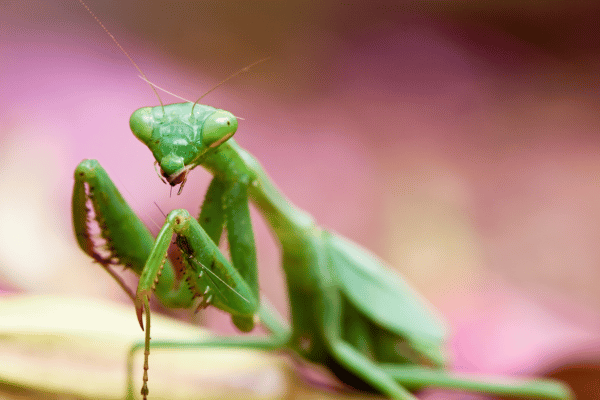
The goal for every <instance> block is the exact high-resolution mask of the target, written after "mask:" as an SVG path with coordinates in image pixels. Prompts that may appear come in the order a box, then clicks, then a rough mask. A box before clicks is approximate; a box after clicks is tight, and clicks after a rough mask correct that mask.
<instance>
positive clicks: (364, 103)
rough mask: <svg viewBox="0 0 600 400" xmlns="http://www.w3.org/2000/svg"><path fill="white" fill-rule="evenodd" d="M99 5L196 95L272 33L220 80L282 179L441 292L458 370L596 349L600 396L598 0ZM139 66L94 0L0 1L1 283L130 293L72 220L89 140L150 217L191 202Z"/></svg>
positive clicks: (552, 361) (279, 287)
mask: <svg viewBox="0 0 600 400" xmlns="http://www.w3.org/2000/svg"><path fill="white" fill-rule="evenodd" d="M89 6H90V7H91V8H92V9H93V10H94V12H95V13H96V15H97V16H98V17H99V18H100V19H102V21H103V22H104V24H105V25H106V27H107V28H108V29H109V30H110V31H111V32H112V34H113V35H114V36H115V37H116V38H117V39H118V40H119V42H120V43H121V44H122V45H123V47H124V48H125V49H126V50H127V51H128V52H129V53H130V54H131V56H132V57H133V58H134V59H135V61H136V63H138V64H139V66H140V67H141V68H142V70H143V71H144V72H145V73H146V74H147V75H148V77H149V78H150V79H151V80H152V81H153V82H155V83H156V84H158V85H160V86H163V87H165V88H167V89H168V90H170V91H173V92H175V93H177V94H179V95H181V96H183V97H186V98H189V99H195V98H197V97H198V96H199V95H200V94H202V93H204V92H205V91H207V90H208V89H210V88H211V87H212V86H213V85H215V84H216V83H218V82H219V81H220V80H222V79H223V78H225V77H227V76H228V75H229V74H231V73H232V72H234V71H236V70H238V69H239V68H241V67H244V66H246V65H248V64H250V63H252V62H254V61H256V60H258V59H260V58H263V57H265V56H270V57H271V58H270V60H269V61H268V62H265V63H263V64H261V65H259V66H257V67H255V68H253V69H252V70H251V71H250V72H247V73H245V74H243V75H242V76H240V77H238V78H236V79H234V80H232V81H229V82H227V84H225V85H224V86H222V87H220V88H219V89H218V90H216V91H215V92H213V93H211V94H210V95H209V96H207V97H206V98H205V99H204V101H205V102H206V103H208V104H211V105H213V106H215V107H219V108H224V109H227V110H229V111H231V112H233V113H234V114H235V115H237V116H240V117H243V118H244V120H243V121H241V122H240V127H239V129H238V133H237V134H236V140H237V141H238V142H239V143H240V144H241V145H242V146H244V147H245V148H247V149H249V150H250V152H252V153H253V154H254V155H255V156H256V157H257V158H258V159H259V160H260V161H261V162H262V163H263V165H264V167H265V169H266V170H267V171H268V172H269V173H270V175H271V176H272V178H273V179H274V180H275V182H276V183H277V184H278V186H279V187H280V188H281V190H282V191H283V192H284V193H285V194H286V195H287V196H288V197H289V198H290V199H291V200H292V201H293V202H294V203H296V204H297V205H298V206H299V207H301V208H303V209H305V210H307V211H308V212H309V213H311V214H312V215H313V216H314V217H315V218H316V220H317V221H319V223H320V224H322V225H323V226H325V227H327V228H329V229H332V230H335V231H337V232H339V233H341V234H343V235H345V236H347V237H349V238H351V239H353V240H354V241H356V242H358V243H360V244H361V245H363V246H364V247H366V248H368V249H370V250H372V251H373V252H375V253H376V254H378V255H379V256H380V257H382V258H383V259H384V260H386V261H387V262H389V264H390V265H392V266H394V267H396V268H397V270H398V271H399V272H400V273H402V274H403V275H404V276H405V277H406V278H407V279H408V280H410V281H411V282H412V283H413V284H414V286H416V287H417V288H418V289H419V290H420V291H421V292H422V293H423V294H424V295H425V296H426V297H427V298H428V299H429V300H430V301H431V302H432V303H433V304H434V305H435V306H436V307H437V308H439V309H440V311H441V313H442V314H444V316H445V317H446V318H447V319H448V320H449V321H450V324H451V326H452V328H453V336H452V342H451V347H452V350H453V353H454V357H455V360H456V361H455V365H456V368H457V369H460V370H464V371H483V372H492V373H496V372H501V373H510V374H530V373H531V374H533V373H549V372H551V371H554V372H553V373H558V374H563V375H561V376H566V375H565V374H571V375H573V373H574V371H584V372H585V373H586V374H588V375H587V378H586V379H587V380H586V381H585V383H584V384H585V385H587V386H586V389H584V391H588V392H589V393H592V396H593V395H595V394H598V396H600V389H598V388H599V387H600V386H599V385H600V384H599V383H598V382H599V378H598V377H597V374H596V375H593V371H596V372H597V371H598V370H599V369H600V368H599V367H598V366H597V365H598V363H597V361H598V359H600V290H599V289H598V284H597V283H598V282H599V281H600V246H598V243H599V241H600V211H599V208H598V205H599V204H600V184H599V180H600V153H599V150H600V136H599V133H600V117H599V115H600V113H599V112H598V110H599V105H600V104H599V103H600V101H599V97H598V93H599V89H600V87H599V86H600V85H599V78H598V70H599V67H600V58H599V56H600V6H598V5H596V4H593V3H591V2H590V3H588V2H578V1H574V2H573V1H570V2H567V1H556V2H524V3H522V2H510V1H509V2H506V1H485V2H475V1H459V2H453V1H452V2H451V1H447V2H444V1H441V2H410V3H408V2H406V3H403V2H385V1H375V2H373V1H355V2H316V1H298V2H275V1H227V2H219V1H169V2H159V1H151V2H135V1H119V2H104V1H92V0H90V1H89ZM137 74H138V73H137V71H136V70H135V69H134V67H133V66H132V65H131V63H130V62H129V61H128V60H127V58H126V57H125V56H124V55H123V54H122V53H120V52H119V50H118V49H117V48H116V46H115V45H114V43H113V42H112V41H111V39H110V38H109V37H108V36H107V35H106V33H104V31H102V29H101V28H100V27H99V26H98V24H97V23H96V22H95V21H94V20H93V19H92V17H91V16H90V15H89V14H88V12H87V11H86V10H85V9H84V8H83V7H82V6H81V5H80V4H79V3H78V2H77V1H63V0H60V1H53V2H44V1H30V0H25V1H23V0H19V1H16V0H15V1H12V0H8V1H3V2H2V3H1V4H0V76H1V82H0V93H1V96H0V107H1V109H2V113H1V114H0V280H1V283H0V285H2V288H4V289H5V290H7V291H24V292H30V293H62V294H68V295H71V296H78V297H98V298H110V299H114V300H116V301H122V302H127V301H128V300H127V298H126V296H124V295H123V294H122V293H120V291H119V288H118V287H117V286H116V285H115V284H114V283H113V282H112V281H111V279H110V278H109V277H108V275H107V274H106V273H105V272H104V271H102V270H101V269H100V268H98V267H97V266H94V265H93V264H92V263H91V261H90V260H89V259H88V258H87V257H85V256H84V255H82V254H80V252H79V251H78V249H77V248H76V244H75V241H74V239H73V237H72V233H71V226H70V214H69V208H70V194H71V187H72V171H73V169H74V168H75V166H76V165H77V163H78V162H79V161H81V160H82V159H84V158H96V159H98V160H99V161H100V162H101V163H102V164H103V166H104V167H105V168H106V169H107V170H108V172H109V174H111V176H112V177H113V179H114V180H115V182H116V183H117V185H118V186H119V188H120V189H121V190H122V191H123V192H124V195H125V196H126V197H127V198H128V200H129V201H130V202H131V204H132V205H133V207H134V208H135V209H136V210H138V211H139V212H140V214H141V215H143V218H144V219H145V220H146V221H147V222H148V224H149V225H150V226H151V227H152V229H153V230H154V232H156V231H157V230H158V228H157V226H158V225H161V223H162V220H163V217H162V214H161V212H160V211H159V210H158V208H157V207H156V206H155V205H154V202H156V203H157V204H158V205H159V206H160V208H161V209H162V210H165V211H167V210H170V209H173V208H187V209H189V210H192V211H193V210H197V208H198V206H199V204H200V202H201V199H202V198H203V193H204V191H205V190H206V186H207V184H208V182H209V180H210V176H209V175H208V174H207V173H205V172H203V171H200V170H196V171H194V173H192V175H191V176H190V180H189V182H188V184H187V185H186V187H185V190H184V192H183V194H182V195H181V196H175V195H173V196H171V197H170V196H169V189H168V187H166V186H164V185H163V184H162V182H161V181H160V180H159V179H158V178H157V176H156V173H155V171H154V168H153V166H152V163H153V159H152V156H151V154H150V152H149V151H147V150H146V149H145V148H144V147H143V146H142V145H141V144H140V143H138V142H137V140H136V139H135V138H134V137H133V135H131V133H130V132H129V128H128V119H129V115H130V114H131V113H132V112H133V111H134V110H135V109H136V108H139V107H142V106H147V105H156V104H157V100H156V98H155V97H154V94H153V93H152V91H151V90H150V89H149V87H148V85H147V84H146V83H144V82H143V81H142V80H140V79H138V78H137ZM161 97H162V98H163V100H164V101H166V102H173V101H176V100H174V99H172V98H170V97H169V96H168V95H162V94H161ZM254 215H255V218H254V220H255V221H256V227H257V228H256V235H257V238H258V242H259V249H258V252H259V253H258V254H259V263H260V268H261V290H262V291H263V293H264V294H265V295H267V296H268V297H269V298H271V299H273V300H274V302H275V303H276V304H277V306H278V308H279V309H280V311H281V312H282V313H284V314H286V313H287V310H286V306H285V291H284V288H283V279H282V276H281V273H280V271H279V266H278V253H277V247H276V245H275V243H274V242H273V240H272V239H271V238H270V236H269V231H268V227H266V226H265V224H264V222H262V220H261V219H260V218H259V217H258V216H257V214H256V213H255V214H254ZM204 315H208V321H209V326H211V327H213V328H214V329H218V330H220V331H223V332H233V330H232V329H231V328H230V326H229V322H228V318H226V317H223V316H222V315H219V313H218V312H214V311H209V312H207V313H206V314H203V316H204ZM557 369H558V372H557ZM590 371H592V372H591V373H590ZM575 375H577V374H575ZM578 376H580V375H578ZM594 382H595V383H594ZM594 384H595V385H597V386H593V385H594ZM582 393H583V392H582ZM590 398H597V397H590Z"/></svg>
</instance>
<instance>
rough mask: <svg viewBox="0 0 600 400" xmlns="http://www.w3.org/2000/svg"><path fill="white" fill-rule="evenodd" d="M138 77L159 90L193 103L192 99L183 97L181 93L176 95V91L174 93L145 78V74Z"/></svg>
mask: <svg viewBox="0 0 600 400" xmlns="http://www.w3.org/2000/svg"><path fill="white" fill-rule="evenodd" d="M138 78H140V79H141V80H143V81H145V82H146V83H148V84H150V85H152V86H154V87H155V88H157V89H158V90H160V91H162V92H165V93H166V94H170V95H171V96H173V97H175V98H178V99H179V100H183V101H185V102H188V103H191V101H189V100H188V99H186V98H185V97H181V96H179V95H176V94H175V93H173V92H169V91H168V90H167V89H163V88H161V87H160V86H158V85H157V84H155V83H153V82H150V81H149V80H148V79H146V78H144V77H143V76H141V75H138Z"/></svg>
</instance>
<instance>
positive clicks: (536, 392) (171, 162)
mask: <svg viewBox="0 0 600 400" xmlns="http://www.w3.org/2000/svg"><path fill="white" fill-rule="evenodd" d="M129 124H130V128H131V130H132V132H133V133H134V135H135V136H136V137H137V138H138V139H139V140H140V141H141V142H142V143H144V144H145V145H146V146H147V147H148V148H149V149H150V151H151V152H152V153H153V155H154V157H155V159H156V163H157V165H158V168H159V172H160V174H161V175H162V177H163V178H164V179H165V180H166V181H167V182H168V183H169V184H170V185H171V186H176V185H182V184H184V183H185V182H186V180H187V178H188V173H189V172H190V171H191V170H192V169H193V168H195V167H197V166H203V167H204V168H205V169H207V170H208V171H209V172H210V173H211V174H212V175H213V180H212V182H211V184H210V186H209V188H208V191H207V193H206V197H205V199H204V202H203V204H202V208H201V212H200V215H199V217H198V218H197V219H195V218H193V217H192V216H191V215H190V214H189V213H188V212H187V211H186V210H174V211H171V212H170V213H169V214H168V216H167V218H166V222H165V224H164V225H163V227H162V229H161V230H160V232H159V234H158V236H157V238H156V239H155V238H153V237H152V236H151V234H150V233H149V232H148V230H147V229H146V228H145V227H144V226H143V224H142V222H141V221H140V219H139V218H138V217H137V216H136V215H135V213H134V212H133V211H132V210H131V209H130V207H129V206H128V205H127V204H126V202H125V201H124V200H123V198H122V196H121V195H120V194H119V192H118V190H117V189H116V187H115V185H114V184H113V183H112V181H111V180H110V178H109V177H108V175H107V174H106V172H105V171H104V170H103V169H102V167H101V166H100V164H99V163H98V162H97V161H95V160H84V161H83V162H82V163H81V164H80V165H79V166H78V167H77V169H76V171H75V188H74V192H73V222H74V227H75V232H76V236H77V240H78V243H79V245H80V247H81V248H82V249H83V250H84V251H86V252H87V253H88V254H89V255H90V256H92V257H93V258H94V259H96V261H98V262H100V263H101V264H102V265H103V266H105V267H106V268H107V269H109V270H110V266H111V265H112V264H122V265H124V266H126V267H128V268H130V269H131V270H132V271H133V272H134V273H135V274H137V275H138V276H140V279H139V284H138V288H137V292H136V294H135V295H133V294H132V298H133V300H134V302H135V305H136V311H137V314H138V318H139V321H140V325H142V328H143V327H144V324H143V320H142V316H143V312H144V311H145V313H146V325H145V328H146V340H145V342H144V344H143V345H142V344H140V345H138V346H135V347H134V348H133V349H132V350H131V352H130V353H131V354H130V355H133V353H134V352H135V351H138V350H140V349H141V348H142V347H144V348H145V353H146V357H145V367H144V368H145V370H147V368H148V354H149V350H150V347H153V348H175V349H177V348H201V347H235V348H253V349H262V350H265V351H273V350H281V349H287V350H289V351H292V352H294V353H296V354H298V355H300V356H301V357H303V358H305V359H306V360H308V361H310V362H312V363H316V364H320V365H323V366H325V367H327V368H329V369H330V370H331V371H332V372H333V373H334V374H335V375H337V376H338V377H339V378H340V379H341V380H342V381H343V382H344V383H346V384H348V385H349V386H353V387H355V388H358V389H362V390H369V391H374V392H379V393H381V394H383V395H384V396H387V397H389V398H392V399H396V400H415V399H416V397H415V395H414V394H413V392H414V391H415V390H419V389H421V388H425V387H438V388H447V389H453V390H460V391H472V392H478V393H486V394H494V395H502V396H512V397H526V398H537V399H556V400H558V399H561V400H566V399H570V398H572V395H571V392H570V390H569V388H568V387H567V386H565V385H564V384H562V383H560V382H557V381H550V380H541V379H532V380H516V379H515V380H509V381H506V380H503V381H501V382H498V381H488V380H485V379H479V378H473V377H466V376H461V375H457V374H454V373H452V372H449V371H448V370H447V369H446V366H447V364H448V359H447V355H446V352H445V350H444V342H445V338H446V332H447V330H446V326H445V323H444V322H443V321H442V320H441V319H440V318H439V317H438V315H437V314H436V312H435V311H433V310H432V309H431V308H430V306H429V305H428V304H427V302H426V301H425V300H423V299H422V298H421V297H420V296H419V295H418V294H417V293H416V292H415V291H414V290H413V289H412V288H411V287H410V286H409V285H408V284H407V283H406V282H405V281H404V280H403V279H401V278H400V277H399V276H398V275H397V274H395V273H393V272H391V271H390V270H389V269H388V268H387V267H386V266H385V264H384V263H383V262H382V261H381V260H380V259H378V258H377V257H376V256H374V255H373V254H371V253H369V252H368V251H367V250H365V249H363V248H362V247H360V246H359V245H357V244H355V243H353V242H351V241H350V240H348V239H345V238H343V237H341V236H339V235H337V234H335V233H333V232H330V231H327V230H325V229H323V228H321V227H319V226H318V225H316V224H315V222H314V221H313V219H312V218H311V216H310V215H308V214H307V213H305V212H304V211H301V210H299V209H298V208H296V207H295V206H294V205H293V204H292V203H291V202H290V201H289V200H288V199H287V198H286V197H285V196H284V195H283V194H282V193H281V192H280V191H279V190H278V189H277V187H276V186H275V185H274V183H273V182H272V181H271V180H270V179H269V177H268V176H267V174H266V173H265V172H264V171H263V169H262V167H261V165H260V163H259V162H258V161H257V160H256V159H255V158H254V157H253V156H252V155H250V154H249V153H248V152H246V151H245V150H244V149H242V148H241V147H240V146H239V145H238V144H237V143H236V142H235V141H234V140H233V139H232V136H233V135H234V133H235V132H236V130H237V127H238V123H237V120H236V118H235V117H234V116H233V114H231V113H229V112H227V111H224V110H218V109H215V108H213V107H210V106H207V105H201V104H196V103H191V102H187V103H179V104H170V105H164V106H163V105H161V106H158V107H144V108H140V109H138V110H137V111H135V112H134V113H133V115H132V116H131V119H130V121H129ZM249 201H252V202H253V203H254V204H255V206H256V207H257V208H258V210H259V211H260V212H261V214H262V216H263V217H264V218H265V219H266V221H267V222H268V224H269V226H270V227H271V230H272V232H273V233H274V235H275V236H276V238H277V241H278V242H279V245H280V247H281V252H282V262H281V266H282V268H283V270H284V273H285V276H286V282H287V289H288V297H289V301H290V311H291V323H290V324H289V325H288V324H287V323H285V322H282V319H281V318H280V317H279V315H278V314H277V313H276V312H275V311H274V310H273V308H272V307H270V306H269V304H268V303H267V302H266V301H264V300H263V301H261V300H260V299H259V288H258V279H257V265H256V264H257V262H256V250H255V243H254V236H253V231H252V222H251V220H250V213H249V207H248V203H249ZM92 219H93V220H94V221H92ZM93 223H97V224H98V226H99V229H100V233H99V235H100V236H101V238H102V240H101V241H99V240H97V239H95V238H94V237H93V234H92V231H91V230H90V226H91V225H92V224H93ZM224 228H226V230H227V240H228V242H229V249H230V256H231V261H228V260H227V258H226V257H224V255H223V254H222V253H221V251H220V250H219V248H218V246H217V245H218V243H219V241H220V239H221V236H222V233H223V229H224ZM173 236H175V243H176V245H177V247H178V248H179V250H180V252H181V255H182V261H183V262H182V269H181V270H179V271H176V270H175V269H174V268H173V266H172V265H171V264H170V263H169V262H168V260H167V259H166V253H167V249H168V247H169V245H170V243H171V240H172V237H173ZM100 242H101V243H100ZM152 293H154V294H155V296H156V297H157V298H158V299H159V300H160V302H161V303H162V304H163V305H164V306H166V307H197V308H202V307H206V306H209V305H212V306H215V307H218V308H220V309H222V310H224V311H225V312H227V313H230V314H231V316H232V320H233V323H234V324H235V325H236V327H238V328H239V329H240V330H241V331H249V330H251V329H253V327H254V325H255V323H256V322H259V323H261V324H263V325H264V326H265V327H266V328H267V329H268V330H269V331H270V332H271V334H270V335H269V336H267V337H259V338H257V337H221V338H213V339H210V340H205V341H199V342H196V343H189V342H186V343H180V342H175V341H173V342H152V344H150V340H149V339H150V336H149V330H150V309H149V307H148V301H149V297H150V296H151V295H152ZM198 298H200V299H201V300H200V301H199V302H198V301H197V299H198ZM129 365H131V357H130V360H129ZM129 371H130V375H129V376H130V377H131V367H130V368H129ZM128 394H129V395H130V396H132V391H131V378H129V381H128ZM142 395H143V397H144V398H146V396H147V395H148V387H147V375H146V374H144V382H143V388H142Z"/></svg>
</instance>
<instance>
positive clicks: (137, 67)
mask: <svg viewBox="0 0 600 400" xmlns="http://www.w3.org/2000/svg"><path fill="white" fill-rule="evenodd" d="M78 1H79V3H80V4H81V5H82V6H84V7H85V9H86V10H88V12H89V13H90V15H91V16H92V17H94V19H95V20H96V22H97V23H98V25H100V26H101V27H102V29H104V32H106V34H107V35H108V36H110V38H111V39H112V41H113V42H115V44H116V45H117V47H118V48H119V50H121V52H122V53H123V54H125V57H127V58H128V59H129V61H131V63H132V64H133V66H134V67H135V69H137V70H138V72H139V73H140V74H141V75H142V76H143V77H144V79H145V80H146V81H148V78H146V74H144V71H142V69H141V68H140V67H139V66H138V65H137V64H136V63H135V61H133V58H131V56H130V55H129V53H127V52H126V51H125V49H124V48H123V46H121V44H120V43H119V42H118V41H117V39H116V38H115V37H114V36H113V34H112V33H110V31H109V30H108V29H107V28H106V27H105V26H104V24H103V23H102V21H100V18H98V17H96V14H94V12H93V11H92V10H91V9H90V8H89V7H88V5H87V4H85V2H84V1H83V0H78ZM150 87H151V88H152V91H153V92H154V94H155V95H156V97H157V98H158V102H159V103H160V106H161V107H162V109H163V114H164V112H165V106H164V104H163V102H162V100H161V98H160V96H159V95H158V92H157V91H156V89H155V88H154V86H152V85H150Z"/></svg>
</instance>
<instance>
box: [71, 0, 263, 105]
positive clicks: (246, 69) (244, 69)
mask: <svg viewBox="0 0 600 400" xmlns="http://www.w3.org/2000/svg"><path fill="white" fill-rule="evenodd" d="M79 1H81V0H79ZM269 58H271V56H269V57H265V58H262V59H260V60H258V61H254V62H253V63H252V64H250V65H246V66H245V67H244V68H242V69H240V70H238V71H236V72H234V73H233V74H231V75H229V76H228V77H227V78H225V79H223V80H222V81H221V82H219V83H217V84H216V85H215V86H213V87H212V88H211V89H210V90H209V91H208V92H206V93H204V94H203V95H202V96H200V97H198V100H196V101H195V102H194V105H193V106H192V115H194V107H196V104H198V102H199V101H200V100H202V99H203V98H204V97H205V96H206V95H207V94H209V93H210V92H212V91H213V90H215V89H216V88H218V87H219V86H221V85H222V84H224V83H225V82H227V81H228V80H230V79H233V78H235V77H236V76H238V75H239V74H241V73H242V72H247V71H248V70H249V69H250V68H252V67H254V66H255V65H257V64H260V63H261V62H264V61H267V60H268V59H269Z"/></svg>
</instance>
